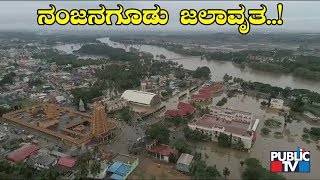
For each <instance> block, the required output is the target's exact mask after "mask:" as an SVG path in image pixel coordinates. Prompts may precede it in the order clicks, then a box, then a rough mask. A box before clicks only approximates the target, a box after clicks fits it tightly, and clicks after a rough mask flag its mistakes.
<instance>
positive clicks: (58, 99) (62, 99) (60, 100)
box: [55, 96, 67, 104]
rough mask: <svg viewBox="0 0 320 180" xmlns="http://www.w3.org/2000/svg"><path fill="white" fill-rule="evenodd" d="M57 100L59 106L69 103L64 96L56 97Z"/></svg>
mask: <svg viewBox="0 0 320 180" xmlns="http://www.w3.org/2000/svg"><path fill="white" fill-rule="evenodd" d="M55 98H56V101H57V103H59V104H60V103H65V102H67V99H66V98H65V97H64V96H56V97H55Z"/></svg>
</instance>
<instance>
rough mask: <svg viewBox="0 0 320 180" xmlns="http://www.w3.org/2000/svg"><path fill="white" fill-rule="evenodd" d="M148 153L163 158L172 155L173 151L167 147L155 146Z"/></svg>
mask: <svg viewBox="0 0 320 180" xmlns="http://www.w3.org/2000/svg"><path fill="white" fill-rule="evenodd" d="M150 152H153V153H158V154H161V155H163V156H169V155H170V154H173V153H174V152H175V150H174V149H173V148H171V147H170V146H168V145H164V144H157V145H155V146H153V147H152V148H151V149H150Z"/></svg>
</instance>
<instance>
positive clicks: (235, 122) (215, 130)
mask: <svg viewBox="0 0 320 180" xmlns="http://www.w3.org/2000/svg"><path fill="white" fill-rule="evenodd" d="M258 123H259V121H256V120H251V121H250V122H246V121H241V120H239V119H231V118H228V117H227V118H225V117H220V116H219V115H211V114H205V115H203V116H202V117H201V118H199V119H197V120H195V121H194V122H191V123H189V124H188V127H189V128H190V129H191V130H194V131H195V130H196V131H200V132H202V133H203V134H204V135H207V136H210V137H211V140H212V141H218V137H219V135H220V134H221V133H224V134H226V135H230V134H232V143H237V142H238V141H239V140H240V139H241V141H242V142H243V143H244V147H245V148H246V149H250V148H251V147H252V144H253V142H254V141H255V138H256V137H255V129H256V127H257V126H258Z"/></svg>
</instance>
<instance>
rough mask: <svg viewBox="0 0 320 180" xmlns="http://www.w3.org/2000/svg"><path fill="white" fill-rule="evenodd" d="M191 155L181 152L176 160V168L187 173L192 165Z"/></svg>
mask: <svg viewBox="0 0 320 180" xmlns="http://www.w3.org/2000/svg"><path fill="white" fill-rule="evenodd" d="M192 160H193V156H192V155H191V154H187V153H182V154H181V155H180V157H179V159H178V161H177V164H176V169H177V170H179V171H182V172H186V173H188V172H189V170H190V167H191V165H192Z"/></svg>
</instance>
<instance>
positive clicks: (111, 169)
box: [108, 162, 123, 173]
mask: <svg viewBox="0 0 320 180" xmlns="http://www.w3.org/2000/svg"><path fill="white" fill-rule="evenodd" d="M122 164H123V163H121V162H115V163H113V164H112V165H111V166H110V167H109V168H108V171H109V172H112V173H115V172H116V171H117V170H118V169H119V168H120V166H121V165H122Z"/></svg>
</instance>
